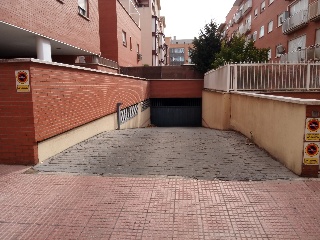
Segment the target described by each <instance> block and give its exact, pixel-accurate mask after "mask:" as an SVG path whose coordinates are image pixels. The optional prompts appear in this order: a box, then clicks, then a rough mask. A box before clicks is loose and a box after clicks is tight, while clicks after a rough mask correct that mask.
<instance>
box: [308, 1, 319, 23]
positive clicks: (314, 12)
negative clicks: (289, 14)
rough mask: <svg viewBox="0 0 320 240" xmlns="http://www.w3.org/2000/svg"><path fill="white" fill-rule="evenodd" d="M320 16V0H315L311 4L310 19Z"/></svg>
mask: <svg viewBox="0 0 320 240" xmlns="http://www.w3.org/2000/svg"><path fill="white" fill-rule="evenodd" d="M319 18H320V1H315V2H313V3H310V4H309V20H311V21H312V20H316V19H319Z"/></svg>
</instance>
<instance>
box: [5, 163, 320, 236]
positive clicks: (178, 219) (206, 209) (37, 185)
mask: <svg viewBox="0 0 320 240" xmlns="http://www.w3.org/2000/svg"><path fill="white" fill-rule="evenodd" d="M26 169H27V168H25V167H20V166H4V165H0V193H1V194H0V212H1V214H0V239H41V240H42V239H183V240H184V239H219V240H220V239H290V240H292V239H303V240H305V239H310V240H311V239H314V240H316V239H320V181H318V180H307V179H305V180H301V179H299V180H291V181H289V180H275V181H264V182H262V181H258V182H254V181H242V182H241V181H219V180H214V181H207V180H194V179H184V178H156V177H154V178H129V177H100V176H72V175H44V174H22V172H23V171H24V170H26Z"/></svg>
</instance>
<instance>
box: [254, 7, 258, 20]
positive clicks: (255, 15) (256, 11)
mask: <svg viewBox="0 0 320 240" xmlns="http://www.w3.org/2000/svg"><path fill="white" fill-rule="evenodd" d="M256 17H258V8H256V9H255V10H254V18H256Z"/></svg>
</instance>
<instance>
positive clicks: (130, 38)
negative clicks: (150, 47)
mask: <svg viewBox="0 0 320 240" xmlns="http://www.w3.org/2000/svg"><path fill="white" fill-rule="evenodd" d="M129 40H130V50H131V51H132V40H131V37H130V39H129Z"/></svg>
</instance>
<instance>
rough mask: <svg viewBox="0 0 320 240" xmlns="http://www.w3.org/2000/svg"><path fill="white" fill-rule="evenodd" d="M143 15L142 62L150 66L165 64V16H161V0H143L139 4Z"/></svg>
mask: <svg viewBox="0 0 320 240" xmlns="http://www.w3.org/2000/svg"><path fill="white" fill-rule="evenodd" d="M138 10H139V12H140V16H141V21H140V22H141V32H142V35H141V36H142V38H141V43H142V44H141V53H142V63H143V64H145V65H149V66H163V65H165V53H166V45H165V35H164V29H165V27H166V22H165V17H162V16H160V10H161V5H160V0H141V1H140V2H139V4H138Z"/></svg>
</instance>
